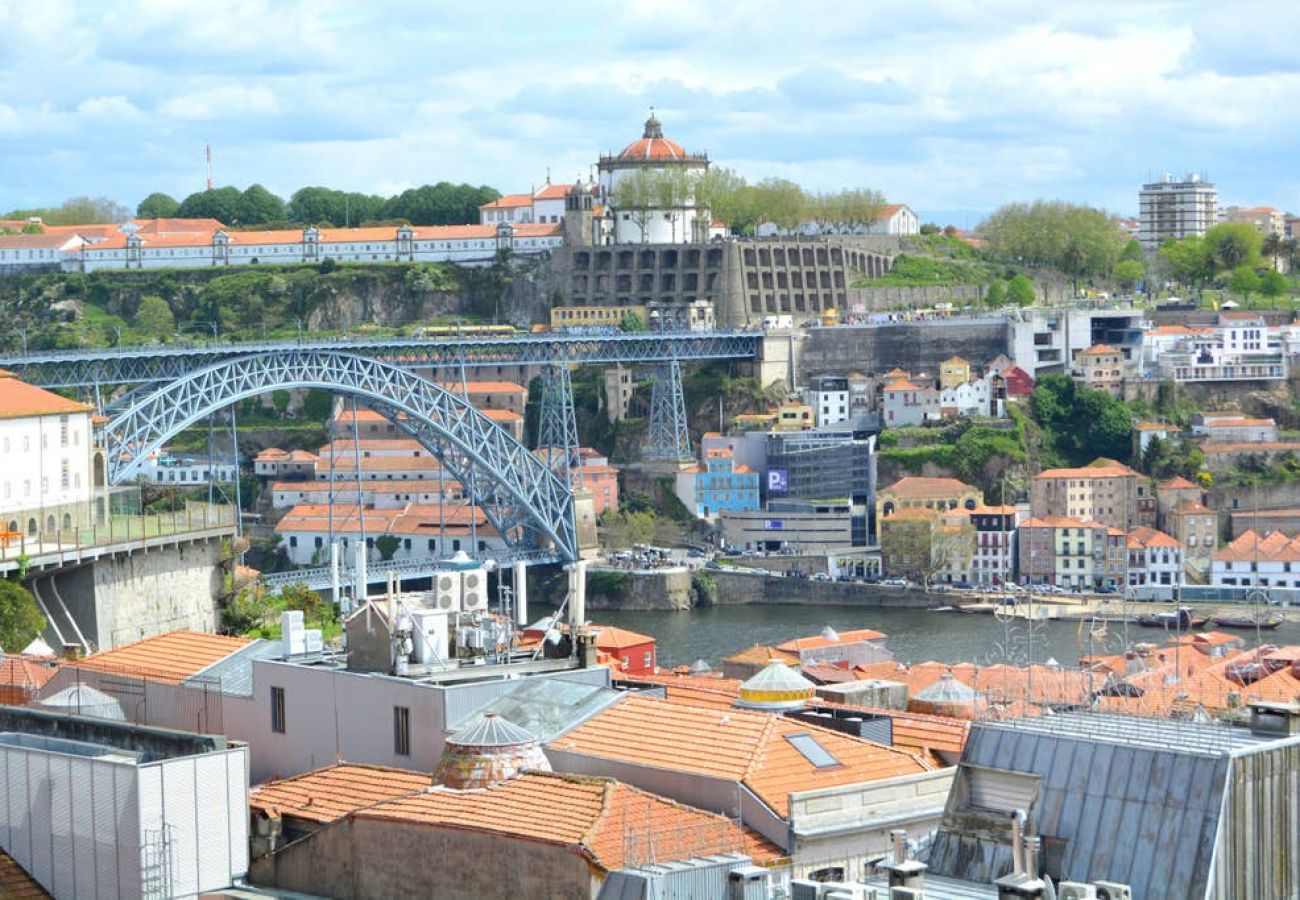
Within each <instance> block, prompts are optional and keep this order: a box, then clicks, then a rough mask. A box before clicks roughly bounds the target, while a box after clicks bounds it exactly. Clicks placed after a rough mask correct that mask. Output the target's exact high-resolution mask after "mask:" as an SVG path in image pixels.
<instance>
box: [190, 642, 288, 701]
mask: <svg viewBox="0 0 1300 900" xmlns="http://www.w3.org/2000/svg"><path fill="white" fill-rule="evenodd" d="M283 655H284V648H283V645H282V644H281V643H280V642H279V641H264V640H256V641H253V642H252V643H251V644H245V645H244V646H243V647H240V648H239V649H238V650H236V651H235V652H234V653H231V654H230V655H229V656H227V657H226V658H225V659H221V660H218V661H217V662H214V663H213V664H212V665H210V666H208V667H207V668H206V669H203V670H201V671H199V672H195V673H194V674H193V675H191V676H190V677H189V678H187V679H185V681H183V682H182V684H184V685H185V686H186V687H192V688H200V689H201V688H203V687H205V686H214V685H215V686H216V687H217V689H218V690H219V691H221V693H223V694H230V695H232V696H239V697H251V696H252V695H253V662H254V661H255V660H259V659H279V658H281V657H282V656H283Z"/></svg>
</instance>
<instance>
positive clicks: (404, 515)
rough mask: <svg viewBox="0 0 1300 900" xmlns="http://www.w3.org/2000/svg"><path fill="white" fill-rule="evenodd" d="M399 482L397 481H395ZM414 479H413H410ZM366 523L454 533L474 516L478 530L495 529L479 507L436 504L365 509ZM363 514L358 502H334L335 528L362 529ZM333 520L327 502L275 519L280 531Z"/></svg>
mask: <svg viewBox="0 0 1300 900" xmlns="http://www.w3.org/2000/svg"><path fill="white" fill-rule="evenodd" d="M394 483H396V482H394ZM408 483H414V482H408ZM364 513H365V515H364V518H365V527H366V531H367V532H368V533H369V534H372V535H375V534H383V533H391V534H423V533H425V532H427V533H429V534H435V533H437V532H438V530H439V529H440V528H442V529H444V530H446V531H447V532H448V533H451V532H452V531H453V530H463V529H466V528H468V527H469V525H470V522H471V520H473V522H474V524H475V527H476V528H477V530H478V533H479V534H481V535H483V536H488V535H495V534H496V530H495V529H493V528H492V527H491V526H489V525H488V524H487V515H486V514H485V513H484V512H483V510H482V509H481V508H479V507H472V508H471V507H469V506H452V507H443V508H441V510H440V508H439V507H438V506H437V505H436V504H429V503H408V504H407V505H406V506H404V507H402V508H400V509H372V508H370V507H366V509H365V510H364ZM361 519H362V516H361V515H360V514H359V513H358V512H357V507H356V506H348V507H340V506H339V505H338V504H335V505H334V516H333V523H334V531H335V532H339V533H346V534H352V533H359V532H360V531H361V524H362V523H361ZM329 523H330V507H329V504H325V503H300V504H298V505H297V506H294V507H293V508H292V509H290V510H289V511H288V512H287V513H285V515H284V517H283V518H282V519H280V521H279V522H277V523H276V526H275V530H276V531H277V532H278V533H281V534H283V533H286V532H291V531H298V532H302V531H306V532H319V531H325V530H326V529H327V528H328V527H329Z"/></svg>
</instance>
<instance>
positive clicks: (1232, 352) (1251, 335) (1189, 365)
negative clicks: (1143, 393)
mask: <svg viewBox="0 0 1300 900" xmlns="http://www.w3.org/2000/svg"><path fill="white" fill-rule="evenodd" d="M1270 343H1271V340H1270V335H1269V330H1268V325H1267V322H1266V321H1265V320H1264V318H1263V317H1262V316H1261V315H1259V314H1258V313H1253V312H1236V311H1224V312H1221V313H1219V321H1218V324H1217V325H1216V326H1215V328H1214V329H1213V331H1212V332H1211V333H1210V334H1201V333H1198V334H1193V335H1191V336H1188V337H1185V338H1182V339H1181V340H1179V341H1178V342H1176V343H1175V344H1174V345H1173V346H1172V347H1168V348H1167V349H1163V350H1162V351H1161V353H1160V356H1159V358H1158V360H1157V365H1158V374H1159V376H1160V377H1162V378H1169V379H1173V380H1174V381H1187V382H1191V381H1277V380H1280V379H1284V378H1286V377H1287V370H1288V363H1287V356H1286V354H1285V353H1283V352H1281V350H1280V349H1279V348H1278V347H1275V346H1270Z"/></svg>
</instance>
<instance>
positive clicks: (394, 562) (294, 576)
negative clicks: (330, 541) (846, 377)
mask: <svg viewBox="0 0 1300 900" xmlns="http://www.w3.org/2000/svg"><path fill="white" fill-rule="evenodd" d="M490 558H491V560H492V561H493V562H495V563H496V564H497V565H499V566H507V565H510V564H511V563H514V562H525V563H531V564H537V563H554V562H559V561H560V556H559V554H558V553H556V552H555V551H554V550H505V549H503V550H494V551H493V552H492V553H491V554H490ZM455 566H456V564H455V563H452V562H450V561H449V560H446V559H443V558H440V557H433V556H428V557H421V558H419V559H391V560H387V561H380V562H372V563H367V564H366V581H367V582H368V583H370V584H374V583H376V582H382V581H386V580H387V579H388V577H389V576H390V575H396V576H398V577H399V578H418V577H421V576H426V575H430V574H432V573H433V572H438V571H441V570H443V569H447V568H454V567H455ZM332 577H333V576H332V572H331V571H330V568H329V567H328V566H324V567H317V568H311V569H291V570H289V571H287V572H270V573H267V574H265V575H263V576H262V577H261V584H262V586H263V587H264V588H266V589H267V590H268V591H269V592H271V593H278V592H279V591H281V590H282V589H284V588H285V587H287V586H288V585H291V584H305V585H307V587H309V588H313V589H316V588H324V587H330V586H331V584H332ZM355 579H356V573H355V572H354V571H353V568H352V567H351V566H350V565H349V566H343V565H340V566H339V584H340V585H351V584H352V582H353V581H354V580H355Z"/></svg>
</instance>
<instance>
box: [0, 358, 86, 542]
mask: <svg viewBox="0 0 1300 900" xmlns="http://www.w3.org/2000/svg"><path fill="white" fill-rule="evenodd" d="M92 412H93V407H91V406H90V405H88V404H85V403H78V402H76V401H74V400H69V399H67V398H66V397H60V396H59V395H58V394H54V393H51V392H50V391H47V390H44V389H42V388H38V387H35V386H34V385H30V384H27V383H26V382H23V381H19V380H18V378H16V377H15V376H14V375H13V374H12V373H10V372H0V455H2V456H3V458H4V460H5V466H4V473H3V475H0V523H4V524H5V525H7V530H8V531H9V532H10V533H11V534H16V533H23V534H27V535H32V536H34V535H36V534H37V533H38V532H40V531H45V532H49V533H51V534H53V533H54V532H56V531H58V530H59V529H71V528H73V527H80V526H83V525H88V524H90V522H92V521H94V520H95V519H97V518H98V517H99V516H96V515H94V514H93V511H92V510H91V508H90V507H91V503H90V501H91V497H92V494H93V493H94V489H95V488H96V487H100V488H102V487H103V486H104V484H105V477H104V460H103V454H102V453H96V451H95V447H94V446H93V435H92V431H91V423H90V416H91V413H92Z"/></svg>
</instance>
